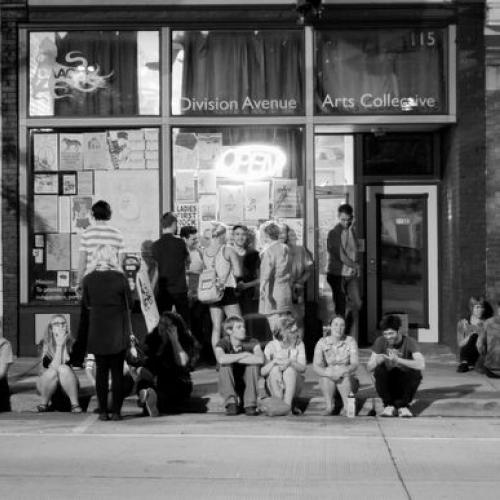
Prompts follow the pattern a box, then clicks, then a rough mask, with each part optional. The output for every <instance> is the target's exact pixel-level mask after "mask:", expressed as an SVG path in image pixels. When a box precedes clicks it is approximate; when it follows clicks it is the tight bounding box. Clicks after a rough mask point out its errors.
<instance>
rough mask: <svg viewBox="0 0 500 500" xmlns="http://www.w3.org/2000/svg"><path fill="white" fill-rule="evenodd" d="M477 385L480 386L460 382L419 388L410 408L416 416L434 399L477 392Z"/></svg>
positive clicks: (443, 399) (459, 396)
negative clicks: (454, 384)
mask: <svg viewBox="0 0 500 500" xmlns="http://www.w3.org/2000/svg"><path fill="white" fill-rule="evenodd" d="M478 387H481V384H462V385H456V386H443V387H433V388H432V389H422V390H419V391H417V394H416V395H415V402H414V403H413V404H412V405H411V410H412V412H413V414H414V415H415V416H417V415H419V414H420V413H422V412H423V411H424V410H426V409H427V408H428V407H429V406H430V405H431V404H432V403H434V402H436V401H446V400H447V399H453V400H456V399H459V398H465V397H466V396H468V395H470V394H478V393H477V392H476V389H477V388H478Z"/></svg>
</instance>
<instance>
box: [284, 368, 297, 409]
mask: <svg viewBox="0 0 500 500" xmlns="http://www.w3.org/2000/svg"><path fill="white" fill-rule="evenodd" d="M283 381H284V382H285V397H284V398H283V399H284V400H285V403H286V404H288V405H290V406H292V402H293V398H294V397H295V391H296V389H297V372H296V371H295V370H294V369H293V368H292V367H290V366H289V367H288V368H287V369H286V370H285V371H284V372H283Z"/></svg>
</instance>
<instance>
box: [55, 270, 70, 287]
mask: <svg viewBox="0 0 500 500" xmlns="http://www.w3.org/2000/svg"><path fill="white" fill-rule="evenodd" d="M57 286H59V287H61V288H68V287H69V271H57Z"/></svg>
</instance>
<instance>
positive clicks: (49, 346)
mask: <svg viewBox="0 0 500 500" xmlns="http://www.w3.org/2000/svg"><path fill="white" fill-rule="evenodd" d="M56 319H61V320H63V321H64V322H65V323H66V334H67V336H66V342H65V345H66V349H67V350H68V352H69V351H70V349H71V346H72V345H73V343H74V341H75V339H74V338H73V337H72V336H71V332H70V328H69V324H68V320H67V319H66V317H65V316H64V315H63V314H54V315H53V316H52V317H51V318H50V320H49V322H48V323H47V328H46V329H45V332H44V334H43V340H42V347H43V349H42V352H43V354H42V355H48V356H49V357H51V358H53V357H54V354H55V352H56V341H55V339H54V333H53V331H52V323H53V322H54V320H56Z"/></svg>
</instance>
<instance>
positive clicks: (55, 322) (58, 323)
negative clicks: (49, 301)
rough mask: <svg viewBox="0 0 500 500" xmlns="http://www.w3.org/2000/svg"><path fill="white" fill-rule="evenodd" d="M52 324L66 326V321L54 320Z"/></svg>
mask: <svg viewBox="0 0 500 500" xmlns="http://www.w3.org/2000/svg"><path fill="white" fill-rule="evenodd" d="M50 326H66V321H54V323H51V324H50Z"/></svg>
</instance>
